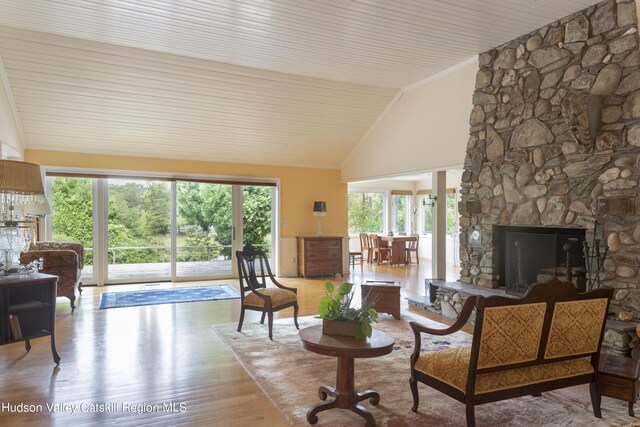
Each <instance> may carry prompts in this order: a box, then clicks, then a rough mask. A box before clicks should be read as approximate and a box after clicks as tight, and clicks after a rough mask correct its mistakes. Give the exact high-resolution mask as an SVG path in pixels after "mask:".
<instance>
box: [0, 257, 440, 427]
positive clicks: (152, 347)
mask: <svg viewBox="0 0 640 427" xmlns="http://www.w3.org/2000/svg"><path fill="white" fill-rule="evenodd" d="M430 275H431V267H430V265H429V264H427V263H422V264H420V266H417V265H415V264H414V265H412V266H411V267H401V266H397V267H389V266H369V265H365V266H364V271H363V272H361V271H360V267H359V266H356V268H355V270H354V271H352V274H351V275H349V276H346V277H345V278H344V280H345V281H349V282H353V283H360V282H362V281H363V280H367V279H369V280H371V279H375V280H394V281H399V282H400V283H401V284H402V286H403V288H402V296H403V305H404V307H405V308H406V305H407V303H406V300H404V297H407V296H411V295H423V294H424V289H423V288H424V285H423V283H424V278H425V277H430ZM282 282H283V283H284V284H286V285H291V286H295V287H297V288H298V290H299V291H298V295H299V297H298V298H299V302H300V314H299V315H300V316H308V315H314V314H317V310H316V307H317V304H318V301H319V299H320V297H321V296H322V295H323V294H324V288H323V286H324V280H320V279H313V280H305V279H282ZM222 283H227V284H232V285H233V286H235V287H237V286H238V283H237V280H221V281H215V282H211V281H209V282H191V283H179V284H171V283H164V284H156V285H119V286H110V287H104V288H96V287H86V288H85V289H84V292H83V294H82V296H81V298H80V301H79V305H78V308H77V309H76V312H75V313H74V314H73V315H72V314H71V312H70V308H69V303H68V300H67V299H66V298H59V299H58V304H57V321H56V328H57V329H56V343H57V348H58V353H59V354H60V356H61V358H62V360H61V363H60V366H59V367H58V368H56V367H55V365H54V363H53V360H52V357H51V352H50V348H49V339H48V338H40V339H36V340H33V341H32V346H33V348H32V349H31V352H30V353H26V352H25V350H24V347H23V345H22V344H21V343H16V344H11V345H5V346H3V347H0V372H1V373H0V425H11V426H14V425H27V426H31V425H32V426H46V425H56V426H57V425H64V426H76V425H82V426H85V425H106V424H118V425H122V426H130V425H136V426H141V425H154V426H155V425H172V426H173V425H212V426H244V425H251V426H281V425H288V423H287V421H286V420H285V419H284V418H283V416H282V415H281V414H280V412H279V411H278V410H277V408H276V407H275V406H274V405H273V403H272V402H271V401H270V400H269V398H268V397H267V396H266V395H265V394H264V393H263V392H262V391H261V389H260V388H259V387H258V386H257V385H256V384H255V383H254V382H253V380H252V379H251V377H249V375H248V374H247V372H246V371H245V370H244V369H243V368H242V366H241V365H240V364H239V363H238V362H237V360H236V358H235V357H234V355H233V354H232V353H231V352H230V351H229V350H228V349H227V348H226V346H225V345H224V343H223V342H222V341H220V339H219V338H218V337H217V335H216V334H215V332H214V331H213V329H212V328H211V326H212V325H216V324H223V323H230V322H231V323H237V321H238V317H239V309H238V305H239V304H238V300H223V301H206V302H194V303H185V304H167V305H155V306H144V307H131V308H118V309H110V310H99V309H98V305H99V302H100V294H101V293H102V292H106V291H122V290H134V289H153V288H160V287H172V286H194V285H209V284H222ZM419 313H421V314H422V313H426V312H424V311H422V310H421V311H420V312H419ZM292 315H293V310H292V309H288V310H285V311H283V312H281V313H279V314H278V317H291V316H292ZM430 317H432V318H435V319H436V320H439V319H437V317H434V316H433V315H432V316H430ZM258 321H259V315H258V314H257V313H252V312H248V313H247V315H246V316H245V324H246V323H249V322H258ZM274 334H276V335H277V330H276V331H274ZM266 336H267V328H266V325H265V337H266ZM309 392H310V393H314V390H310V391H309ZM165 403H166V404H169V403H175V404H176V406H175V410H176V411H177V412H175V413H172V412H166V411H164V410H162V409H161V410H154V409H157V408H153V407H140V406H136V405H160V406H162V405H163V404H165ZM8 404H10V405H12V406H11V407H7V405H8ZM19 404H25V405H36V407H35V409H36V412H35V413H34V412H32V411H31V412H14V411H19V410H20V407H15V406H14V405H19ZM47 404H49V405H51V404H65V405H76V407H75V411H76V412H75V414H72V413H70V412H50V410H49V408H48V407H47ZM181 404H182V406H180V405H181ZM37 405H40V406H37ZM96 405H110V406H106V407H104V408H100V407H97V406H96ZM125 405H129V406H125ZM40 408H42V409H40ZM31 409H34V408H31ZM40 410H41V412H38V411H40ZM180 411H182V412H180ZM138 412H140V413H138Z"/></svg>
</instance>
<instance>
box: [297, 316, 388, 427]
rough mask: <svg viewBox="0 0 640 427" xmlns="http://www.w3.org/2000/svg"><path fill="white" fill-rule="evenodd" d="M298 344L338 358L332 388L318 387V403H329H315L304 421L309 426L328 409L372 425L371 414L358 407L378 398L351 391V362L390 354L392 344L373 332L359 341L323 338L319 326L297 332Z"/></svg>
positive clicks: (365, 392) (337, 337)
mask: <svg viewBox="0 0 640 427" xmlns="http://www.w3.org/2000/svg"><path fill="white" fill-rule="evenodd" d="M299 335H300V341H301V345H302V347H303V348H305V349H307V350H309V351H312V352H314V353H318V354H324V355H326V356H333V357H337V358H338V371H337V374H336V386H335V388H334V387H329V386H325V385H323V386H320V388H318V396H319V397H320V399H322V400H327V398H329V397H330V399H329V400H328V401H327V402H325V403H319V404H317V405H315V406H313V407H311V408H310V409H309V410H308V411H307V421H309V423H310V424H315V423H317V422H318V416H317V414H318V413H319V412H322V411H326V410H328V409H332V408H341V409H349V410H351V411H353V412H355V413H356V414H358V415H360V416H362V417H364V419H365V420H366V421H367V423H366V425H367V426H368V427H373V426H375V425H376V421H375V419H374V418H373V415H372V414H371V412H369V411H367V410H366V409H365V408H364V407H363V406H361V405H359V404H358V403H359V402H361V401H363V400H365V399H369V402H370V403H371V404H372V405H377V404H378V403H379V402H380V395H379V394H378V392H376V391H374V390H366V391H363V392H361V393H358V392H356V391H355V389H354V385H353V378H354V364H353V360H354V359H355V358H366V357H378V356H384V355H385V354H389V353H391V351H393V345H394V344H395V340H394V339H393V337H392V336H391V335H389V334H387V333H385V332H382V331H377V330H375V329H374V330H373V334H372V335H371V338H369V339H367V340H365V341H359V340H357V339H355V338H353V337H344V336H339V335H323V334H322V325H317V326H311V327H309V328H304V329H302V330H301V331H300V333H299Z"/></svg>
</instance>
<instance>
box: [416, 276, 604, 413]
mask: <svg viewBox="0 0 640 427" xmlns="http://www.w3.org/2000/svg"><path fill="white" fill-rule="evenodd" d="M612 294H613V290H612V289H611V288H600V289H596V290H594V291H591V292H588V293H584V294H578V293H577V290H576V289H575V287H574V285H573V284H571V283H567V282H561V281H559V280H558V279H553V280H551V281H550V282H548V283H537V284H535V285H533V286H532V287H531V288H530V290H529V292H528V293H527V294H526V295H525V296H524V297H522V298H518V299H513V298H507V297H502V296H491V297H481V296H475V297H469V298H468V299H467V301H466V302H465V304H464V306H463V309H462V311H461V313H460V316H459V317H458V319H457V320H456V322H455V323H454V324H453V325H451V326H450V327H449V328H446V329H432V328H428V327H426V326H424V325H421V324H419V323H417V322H411V328H412V329H413V331H414V334H415V339H416V345H415V349H414V352H413V354H412V356H411V379H410V385H411V392H412V394H413V407H412V408H411V409H412V411H414V412H416V411H417V409H418V404H419V395H418V382H422V383H424V384H427V385H428V386H430V387H432V388H435V389H436V390H439V391H441V392H443V393H445V394H447V395H449V396H451V397H452V398H454V399H456V400H458V401H460V402H462V403H464V404H465V405H466V415H467V425H468V426H475V411H474V407H475V406H476V405H481V404H485V403H490V402H496V401H499V400H504V399H511V398H514V397H520V396H525V395H534V396H539V395H540V393H542V392H545V391H549V390H554V389H558V388H564V387H570V386H574V385H578V384H589V387H590V392H591V403H592V406H593V413H594V415H595V416H596V417H598V418H601V417H602V414H601V411H600V399H599V396H598V394H597V392H596V387H595V378H596V372H597V366H598V355H599V353H600V347H601V344H602V337H603V335H604V325H605V320H606V315H607V312H608V309H609V301H610V300H611V296H612ZM474 308H475V309H476V322H475V326H474V332H473V340H472V344H471V345H470V346H464V347H458V348H449V349H446V350H440V351H427V352H422V351H421V348H420V343H421V334H423V333H427V334H431V335H448V334H451V333H453V332H456V331H458V330H460V329H461V328H462V327H463V326H464V325H465V323H466V322H467V321H468V319H469V316H470V315H471V313H472V311H473V309H474Z"/></svg>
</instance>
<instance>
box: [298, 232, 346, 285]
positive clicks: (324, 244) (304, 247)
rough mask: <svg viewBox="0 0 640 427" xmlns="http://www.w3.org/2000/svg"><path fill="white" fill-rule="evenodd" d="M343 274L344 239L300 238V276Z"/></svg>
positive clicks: (331, 237) (327, 237)
mask: <svg viewBox="0 0 640 427" xmlns="http://www.w3.org/2000/svg"><path fill="white" fill-rule="evenodd" d="M335 274H342V237H334V236H326V237H298V276H304V277H307V276H333V275H335Z"/></svg>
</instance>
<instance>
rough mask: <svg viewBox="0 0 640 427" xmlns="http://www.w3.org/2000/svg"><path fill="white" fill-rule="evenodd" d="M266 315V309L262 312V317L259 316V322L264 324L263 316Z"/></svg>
mask: <svg viewBox="0 0 640 427" xmlns="http://www.w3.org/2000/svg"><path fill="white" fill-rule="evenodd" d="M266 315H267V312H266V310H265V311H263V312H262V317H261V318H260V324H261V325H264V317H265V316H266Z"/></svg>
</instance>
